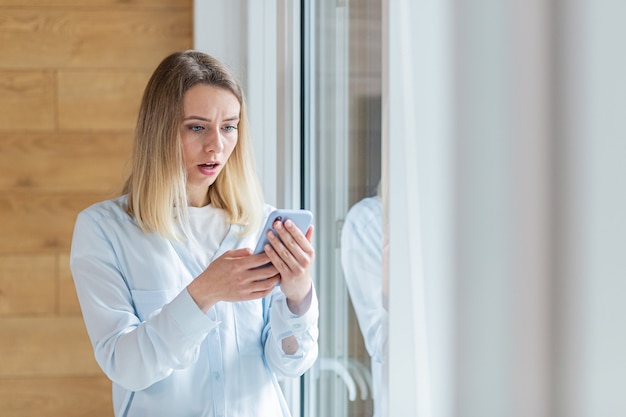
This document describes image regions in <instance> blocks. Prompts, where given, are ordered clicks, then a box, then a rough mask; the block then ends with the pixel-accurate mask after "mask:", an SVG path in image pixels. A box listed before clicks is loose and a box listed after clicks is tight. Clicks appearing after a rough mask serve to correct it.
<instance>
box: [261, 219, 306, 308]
mask: <svg viewBox="0 0 626 417" xmlns="http://www.w3.org/2000/svg"><path fill="white" fill-rule="evenodd" d="M274 229H275V230H276V232H277V233H278V237H277V236H276V235H275V234H274V233H272V232H269V233H268V239H269V241H270V245H265V253H266V254H267V256H269V258H270V261H271V262H272V264H273V265H274V267H275V268H276V269H277V270H278V274H279V275H280V288H281V290H282V292H283V293H284V294H285V296H286V297H287V305H288V306H289V309H290V310H291V311H292V312H293V313H295V314H303V313H305V312H306V311H307V310H308V307H309V303H308V302H307V301H308V300H310V297H309V295H310V292H311V290H312V286H311V285H312V284H311V268H312V266H313V261H314V260H315V250H314V249H313V246H312V245H311V242H312V238H313V226H310V227H309V229H308V230H307V232H306V235H304V234H302V232H301V231H300V230H299V229H298V228H297V227H296V225H295V224H294V223H293V222H292V221H291V220H286V221H285V222H284V223H283V222H281V221H276V222H275V223H274ZM279 237H280V239H279Z"/></svg>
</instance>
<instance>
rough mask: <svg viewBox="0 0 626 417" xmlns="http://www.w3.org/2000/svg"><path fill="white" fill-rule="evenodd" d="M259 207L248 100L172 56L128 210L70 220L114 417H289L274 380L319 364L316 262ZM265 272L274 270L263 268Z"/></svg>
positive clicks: (86, 310)
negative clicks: (266, 231) (257, 248)
mask: <svg viewBox="0 0 626 417" xmlns="http://www.w3.org/2000/svg"><path fill="white" fill-rule="evenodd" d="M271 209H272V207H270V206H268V205H266V204H264V202H263V197H262V193H261V190H260V186H259V181H258V179H257V178H256V174H255V171H254V163H253V158H252V153H251V143H250V139H249V126H248V123H247V120H246V104H245V100H244V95H243V92H242V89H241V87H240V85H239V84H238V82H237V81H236V79H235V77H234V76H233V75H232V73H231V72H230V71H229V70H228V69H227V68H226V67H225V66H224V65H222V64H221V63H220V62H219V61H217V60H216V59H214V58H212V57H211V56H208V55H206V54H203V53H200V52H197V51H185V52H179V53H174V54H172V55H170V56H168V57H167V58H165V59H164V60H163V61H162V62H161V64H160V65H159V66H158V67H157V69H156V70H155V72H154V74H153V75H152V77H151V79H150V81H149V82H148V85H147V86H146V89H145V92H144V95H143V99H142V103H141V108H140V111H139V118H138V122H137V129H136V133H135V142H134V149H133V156H132V172H131V174H130V176H129V178H128V180H127V182H126V184H125V187H124V191H123V193H122V196H120V197H119V198H116V199H114V200H109V201H103V202H101V203H97V204H95V205H93V206H91V207H89V208H87V209H86V210H84V211H83V212H81V213H80V214H79V216H78V218H77V220H76V225H75V230H74V237H73V241H72V250H71V257H70V265H71V270H72V275H73V277H74V282H75V286H76V291H77V294H78V298H79V301H80V304H81V309H82V312H83V317H84V320H85V324H86V327H87V331H88V333H89V337H90V339H91V342H92V345H93V349H94V353H95V357H96V360H97V362H98V364H99V365H100V367H101V368H102V370H103V371H104V372H105V374H106V375H107V376H108V377H109V378H110V379H111V381H112V385H113V407H114V413H115V416H117V417H121V416H124V417H135V416H168V417H172V416H177V417H182V416H194V417H197V416H215V417H217V416H240V417H246V416H250V417H252V416H255V417H257V416H288V415H289V411H288V409H287V407H286V404H285V401H284V398H283V396H282V393H281V390H280V387H279V385H278V383H277V379H276V378H277V376H286V377H298V376H300V375H301V374H303V373H304V372H305V371H306V370H307V369H308V368H310V367H311V365H312V364H313V363H314V361H315V360H316V358H317V349H318V348H317V337H318V328H317V318H318V304H317V298H316V295H315V290H314V287H313V285H312V281H311V267H312V264H313V261H314V257H315V252H314V250H313V247H312V245H311V239H312V233H313V230H312V227H311V228H309V229H308V231H307V232H306V234H303V233H302V232H300V231H299V230H298V229H297V228H296V227H295V226H294V225H293V224H291V222H289V221H286V222H284V224H283V223H280V222H278V223H277V224H275V228H276V229H277V232H278V234H279V237H280V239H278V238H276V237H275V236H274V235H273V234H271V235H270V236H269V238H270V245H267V246H266V249H265V252H264V253H262V254H258V255H253V254H252V251H251V250H250V248H251V247H253V246H254V244H255V242H256V241H257V239H258V238H259V235H260V226H261V225H262V223H263V222H264V221H265V218H266V217H267V216H268V214H269V212H270V211H271ZM268 262H269V264H268Z"/></svg>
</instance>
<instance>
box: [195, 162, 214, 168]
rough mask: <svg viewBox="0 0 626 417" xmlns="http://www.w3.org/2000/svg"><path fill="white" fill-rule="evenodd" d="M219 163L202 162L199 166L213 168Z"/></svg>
mask: <svg viewBox="0 0 626 417" xmlns="http://www.w3.org/2000/svg"><path fill="white" fill-rule="evenodd" d="M217 165H218V164H217V163H216V162H209V163H207V164H200V165H198V166H199V167H201V168H204V169H213V168H215V167H217Z"/></svg>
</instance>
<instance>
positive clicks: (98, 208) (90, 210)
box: [78, 196, 133, 223]
mask: <svg viewBox="0 0 626 417" xmlns="http://www.w3.org/2000/svg"><path fill="white" fill-rule="evenodd" d="M78 218H79V220H80V219H82V220H87V219H88V220H90V221H91V222H94V223H100V222H103V221H105V222H106V221H116V222H120V221H121V222H128V221H133V218H132V217H131V216H130V215H129V214H128V213H127V212H126V196H121V197H117V198H115V199H111V200H105V201H100V202H98V203H95V204H92V205H91V206H89V207H87V208H86V209H84V210H82V211H81V212H80V213H79V214H78Z"/></svg>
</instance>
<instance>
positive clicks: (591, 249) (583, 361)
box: [557, 0, 626, 417]
mask: <svg viewBox="0 0 626 417" xmlns="http://www.w3.org/2000/svg"><path fill="white" fill-rule="evenodd" d="M558 7H559V8H558V12H559V13H558V16H559V18H560V20H558V23H559V26H560V28H561V30H560V31H559V46H560V48H561V50H562V54H561V56H562V59H561V61H560V67H559V68H560V70H559V75H560V82H561V84H560V91H561V94H560V96H559V108H560V118H559V120H560V130H561V133H562V134H561V139H562V140H561V141H560V143H559V145H560V150H561V153H560V159H559V163H560V164H561V166H562V175H561V177H560V183H559V185H560V190H561V191H560V193H559V198H560V211H559V214H560V215H561V216H562V220H561V221H560V228H559V234H558V238H559V243H560V247H559V249H560V258H559V260H560V261H559V267H560V268H559V269H560V271H561V274H560V281H559V289H560V291H559V295H560V298H559V301H560V305H561V309H560V311H559V312H560V314H559V325H560V326H559V335H560V338H559V344H558V349H557V352H558V354H559V356H558V360H559V361H558V365H559V366H558V374H557V375H558V378H559V379H558V384H557V387H558V391H557V415H558V416H559V417H595V416H602V417H617V416H624V415H626V396H625V395H624V393H623V387H624V386H626V331H625V330H624V329H623V324H622V323H623V322H624V319H625V318H626V302H625V300H624V294H626V256H625V250H626V216H625V213H626V193H625V192H624V190H623V185H622V183H623V181H624V178H626V163H625V161H626V140H625V139H624V138H626V117H624V114H625V112H626V110H625V109H626V82H624V74H626V56H625V55H624V53H623V52H622V49H623V47H622V43H623V39H624V37H626V25H625V24H624V22H625V19H626V3H624V2H617V1H604V0H599V1H589V0H572V1H569V0H568V1H559V2H558Z"/></svg>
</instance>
